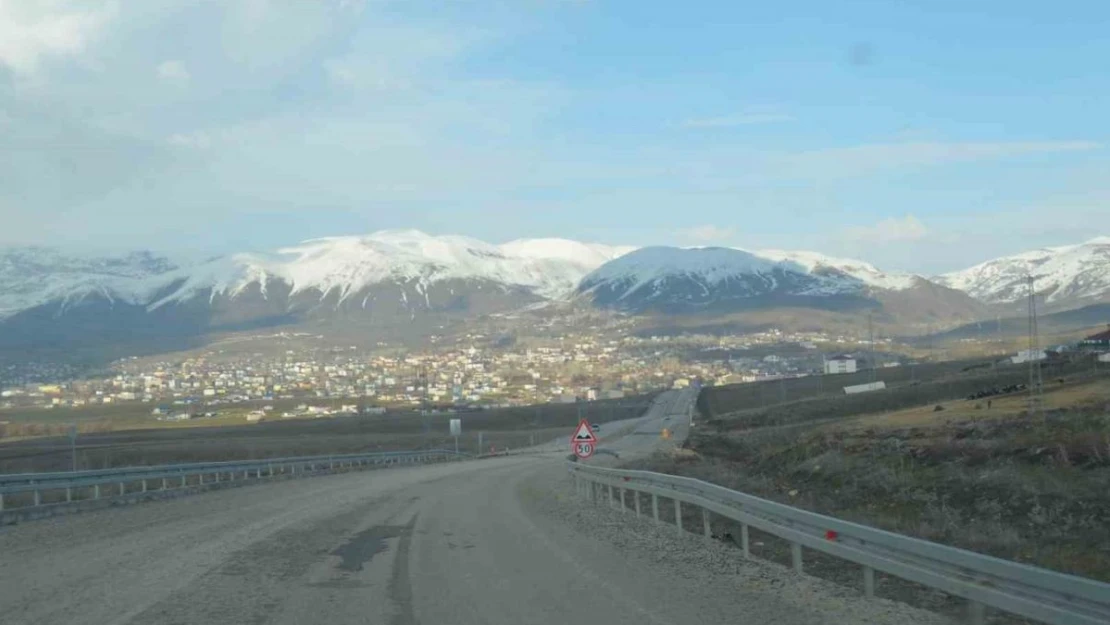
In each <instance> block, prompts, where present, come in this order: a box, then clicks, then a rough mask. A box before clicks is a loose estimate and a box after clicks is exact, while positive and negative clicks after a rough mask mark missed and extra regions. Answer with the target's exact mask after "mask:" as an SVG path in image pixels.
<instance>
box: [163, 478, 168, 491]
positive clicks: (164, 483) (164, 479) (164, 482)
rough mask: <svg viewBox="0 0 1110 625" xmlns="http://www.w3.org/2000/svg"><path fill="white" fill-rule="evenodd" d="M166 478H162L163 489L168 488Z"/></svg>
mask: <svg viewBox="0 0 1110 625" xmlns="http://www.w3.org/2000/svg"><path fill="white" fill-rule="evenodd" d="M166 486H167V484H166V478H162V490H166Z"/></svg>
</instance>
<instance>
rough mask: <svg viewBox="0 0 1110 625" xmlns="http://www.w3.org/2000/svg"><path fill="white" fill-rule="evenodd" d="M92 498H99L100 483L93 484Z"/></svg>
mask: <svg viewBox="0 0 1110 625" xmlns="http://www.w3.org/2000/svg"><path fill="white" fill-rule="evenodd" d="M93 499H100V484H97V485H95V486H93Z"/></svg>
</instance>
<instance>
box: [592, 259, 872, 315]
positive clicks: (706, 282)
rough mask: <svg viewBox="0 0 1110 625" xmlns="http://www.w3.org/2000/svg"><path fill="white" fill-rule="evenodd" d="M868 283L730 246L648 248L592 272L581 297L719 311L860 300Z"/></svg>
mask: <svg viewBox="0 0 1110 625" xmlns="http://www.w3.org/2000/svg"><path fill="white" fill-rule="evenodd" d="M863 286H864V285H863V283H862V282H861V281H860V280H858V279H855V278H851V277H848V276H846V275H844V274H838V275H835V276H825V275H821V274H819V273H811V272H809V271H808V270H807V269H806V267H804V266H803V265H800V264H798V263H796V262H793V261H790V260H772V259H770V258H766V257H763V256H758V255H756V254H753V253H751V252H746V251H743V250H738V249H733V248H725V247H704V248H676V247H645V248H641V249H639V250H636V251H634V252H631V253H628V254H625V255H624V256H621V257H620V258H617V259H615V260H612V261H610V262H608V263H606V264H604V265H602V266H601V267H599V268H598V269H596V270H594V271H593V272H591V273H590V274H589V275H587V276H586V277H585V278H583V279H582V282H581V283H580V284H579V286H578V292H579V294H580V295H581V296H585V297H587V298H588V299H590V300H591V301H592V302H593V303H594V304H596V305H599V306H603V307H615V308H621V309H625V310H630V311H644V310H656V311H661V312H681V311H683V310H689V311H695V310H705V309H718V308H721V307H723V306H729V305H741V304H745V303H751V302H755V301H757V300H765V299H767V298H774V299H775V300H776V301H778V302H780V303H785V302H786V301H789V300H791V299H792V298H807V297H808V298H812V297H819V298H820V297H824V298H831V297H833V296H843V295H858V294H859V293H860V291H861V290H862V288H863Z"/></svg>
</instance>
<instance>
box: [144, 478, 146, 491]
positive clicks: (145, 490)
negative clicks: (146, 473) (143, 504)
mask: <svg viewBox="0 0 1110 625" xmlns="http://www.w3.org/2000/svg"><path fill="white" fill-rule="evenodd" d="M143 492H144V493H145V492H146V478H143Z"/></svg>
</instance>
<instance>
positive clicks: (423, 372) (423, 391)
mask: <svg viewBox="0 0 1110 625" xmlns="http://www.w3.org/2000/svg"><path fill="white" fill-rule="evenodd" d="M418 371H419V373H418V374H417V375H418V376H419V377H418V378H417V382H418V383H419V384H420V425H421V429H422V430H423V433H424V447H427V446H428V429H429V428H428V369H427V365H425V364H424V363H423V362H421V363H420V368H419V369H418Z"/></svg>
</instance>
